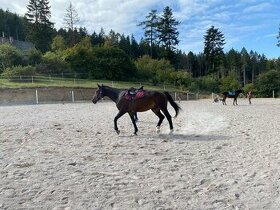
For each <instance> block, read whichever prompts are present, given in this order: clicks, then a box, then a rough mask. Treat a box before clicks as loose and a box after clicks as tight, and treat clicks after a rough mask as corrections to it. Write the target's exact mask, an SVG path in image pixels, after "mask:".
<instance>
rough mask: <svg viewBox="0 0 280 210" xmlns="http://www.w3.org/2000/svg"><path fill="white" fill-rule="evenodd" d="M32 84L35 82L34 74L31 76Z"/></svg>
mask: <svg viewBox="0 0 280 210" xmlns="http://www.w3.org/2000/svg"><path fill="white" fill-rule="evenodd" d="M31 80H32V84H33V83H34V80H33V76H31Z"/></svg>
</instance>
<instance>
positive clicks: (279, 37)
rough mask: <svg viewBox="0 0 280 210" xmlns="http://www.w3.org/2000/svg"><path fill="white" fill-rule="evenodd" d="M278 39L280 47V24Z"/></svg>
mask: <svg viewBox="0 0 280 210" xmlns="http://www.w3.org/2000/svg"><path fill="white" fill-rule="evenodd" d="M277 39H278V43H277V46H278V47H280V25H279V32H278V36H277Z"/></svg>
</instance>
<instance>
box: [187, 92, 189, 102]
mask: <svg viewBox="0 0 280 210" xmlns="http://www.w3.org/2000/svg"><path fill="white" fill-rule="evenodd" d="M188 100H189V93H187V101H188Z"/></svg>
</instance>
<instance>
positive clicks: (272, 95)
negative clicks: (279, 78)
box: [272, 90, 274, 98]
mask: <svg viewBox="0 0 280 210" xmlns="http://www.w3.org/2000/svg"><path fill="white" fill-rule="evenodd" d="M272 97H273V98H274V90H273V91H272Z"/></svg>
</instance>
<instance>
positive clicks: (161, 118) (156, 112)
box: [152, 108, 164, 132]
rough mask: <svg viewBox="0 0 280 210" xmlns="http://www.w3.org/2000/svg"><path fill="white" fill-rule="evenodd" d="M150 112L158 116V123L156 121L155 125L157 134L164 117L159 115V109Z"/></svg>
mask: <svg viewBox="0 0 280 210" xmlns="http://www.w3.org/2000/svg"><path fill="white" fill-rule="evenodd" d="M152 111H153V112H154V113H155V114H156V115H157V116H158V118H159V121H158V124H157V132H159V128H160V125H161V123H162V121H163V119H164V115H163V114H161V112H160V109H159V108H156V109H152Z"/></svg>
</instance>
